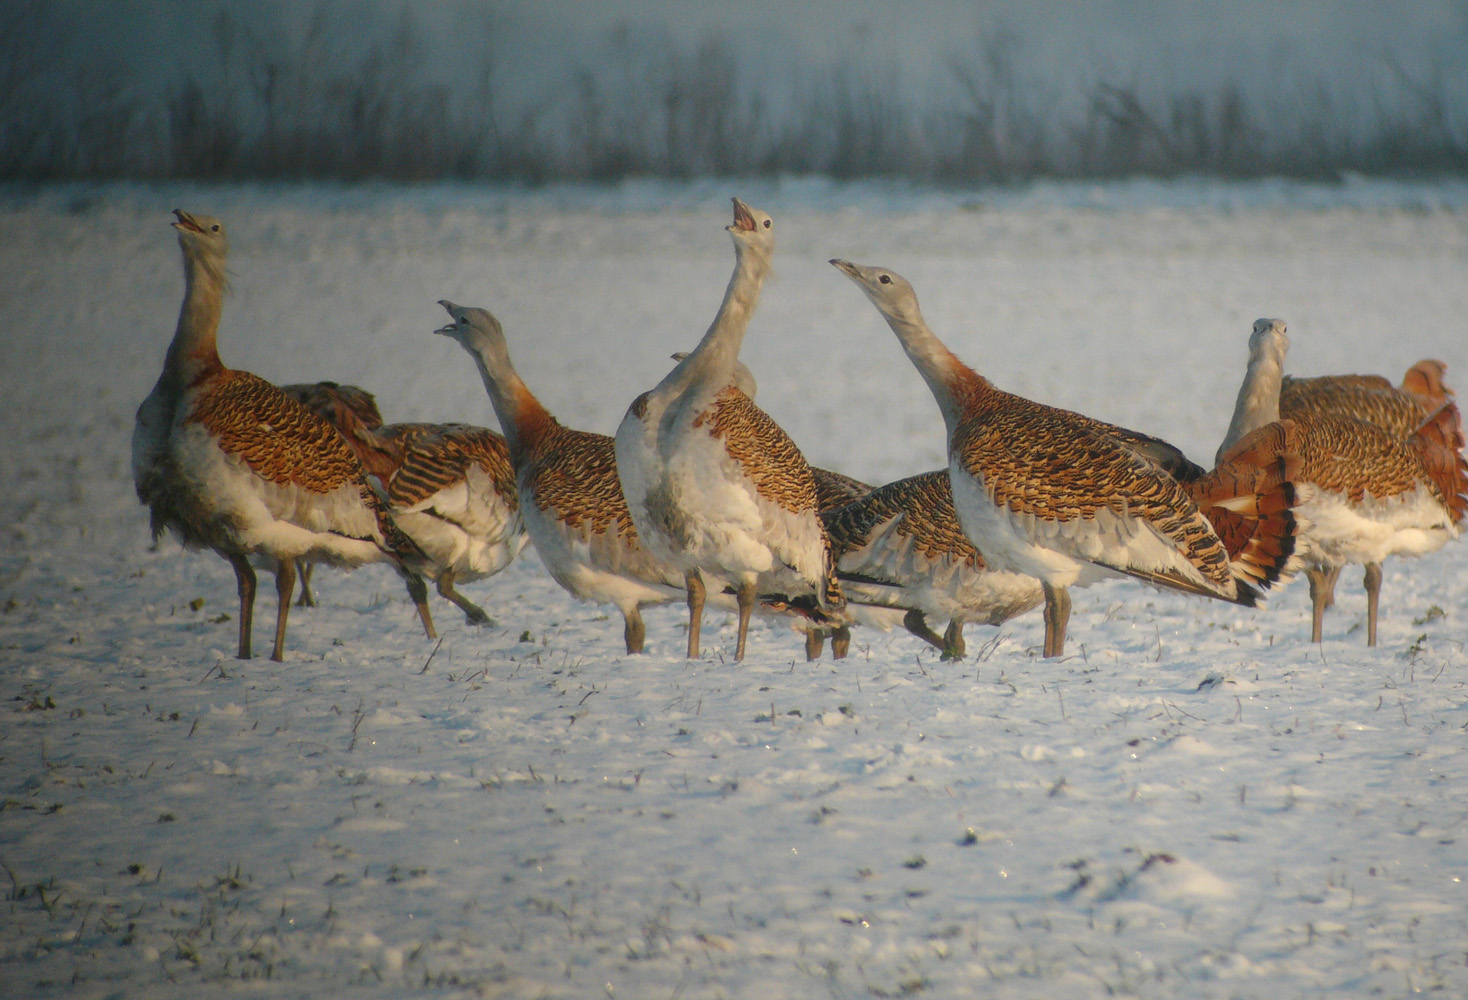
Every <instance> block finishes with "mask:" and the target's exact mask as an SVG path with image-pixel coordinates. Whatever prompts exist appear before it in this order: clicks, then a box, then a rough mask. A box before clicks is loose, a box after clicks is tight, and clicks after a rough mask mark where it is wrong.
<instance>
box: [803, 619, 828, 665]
mask: <svg viewBox="0 0 1468 1000" xmlns="http://www.w3.org/2000/svg"><path fill="white" fill-rule="evenodd" d="M825 647H826V630H825V629H823V628H820V627H819V626H815V625H813V626H811V627H810V628H808V629H806V630H805V660H806V662H807V663H809V662H810V661H812V660H819V659H820V658H821V650H822V649H824V648H825Z"/></svg>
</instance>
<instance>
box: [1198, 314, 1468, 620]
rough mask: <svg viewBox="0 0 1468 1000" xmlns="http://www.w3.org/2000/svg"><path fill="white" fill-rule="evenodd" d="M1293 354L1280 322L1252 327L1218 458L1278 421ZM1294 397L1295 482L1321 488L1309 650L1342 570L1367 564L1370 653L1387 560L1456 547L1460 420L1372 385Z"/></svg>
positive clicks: (1445, 408)
mask: <svg viewBox="0 0 1468 1000" xmlns="http://www.w3.org/2000/svg"><path fill="white" fill-rule="evenodd" d="M1289 343H1290V341H1289V334H1288V331H1287V329H1286V325H1285V323H1284V321H1283V320H1279V319H1260V320H1256V321H1255V323H1254V329H1253V332H1252V333H1251V334H1250V337H1249V364H1248V369H1247V372H1246V374H1245V376H1244V381H1243V384H1242V385H1240V387H1239V395H1238V400H1237V401H1236V403H1235V405H1234V413H1233V419H1232V421H1231V422H1230V425H1229V429H1228V432H1227V434H1226V435H1225V437H1224V443H1223V448H1228V447H1231V446H1232V443H1233V442H1234V441H1235V440H1237V439H1238V438H1239V436H1240V435H1243V434H1247V433H1249V432H1250V431H1252V430H1253V429H1254V428H1256V427H1258V426H1260V425H1261V424H1264V423H1266V422H1268V421H1271V420H1276V419H1278V418H1279V416H1280V415H1281V412H1282V410H1283V409H1284V405H1285V402H1284V399H1283V398H1282V395H1281V385H1282V382H1283V381H1284V374H1283V372H1284V360H1285V355H1286V353H1287V352H1288V351H1289ZM1439 384H1440V383H1439ZM1292 395H1293V399H1292V400H1291V410H1290V412H1289V414H1288V416H1289V418H1290V419H1291V420H1292V422H1293V423H1294V424H1295V425H1296V429H1297V440H1298V451H1299V455H1300V459H1301V462H1302V469H1301V473H1300V478H1301V479H1302V481H1304V482H1308V483H1311V484H1313V486H1314V487H1315V490H1314V494H1313V498H1312V499H1311V500H1310V501H1309V502H1307V503H1304V504H1302V505H1301V506H1300V515H1301V516H1302V517H1303V518H1305V519H1307V520H1308V521H1309V527H1308V529H1307V530H1305V531H1304V532H1302V533H1301V536H1300V540H1301V542H1302V543H1303V544H1302V547H1301V551H1302V557H1303V560H1304V564H1305V573H1306V576H1307V578H1308V579H1309V581H1310V600H1311V606H1312V608H1311V610H1312V615H1311V626H1310V638H1311V641H1312V642H1319V641H1320V640H1321V635H1322V629H1323V624H1324V619H1325V609H1326V608H1328V607H1330V606H1331V604H1333V603H1334V599H1335V584H1336V579H1337V578H1338V577H1339V575H1340V572H1341V569H1342V568H1343V567H1345V566H1347V565H1350V564H1361V565H1364V566H1365V570H1366V571H1365V577H1364V583H1365V587H1366V644H1367V645H1369V646H1374V645H1376V623H1377V611H1378V605H1379V602H1380V596H1381V576H1382V574H1381V563H1382V560H1384V559H1385V558H1387V557H1388V556H1393V555H1403V556H1418V555H1424V554H1426V553H1428V552H1432V551H1435V550H1436V549H1438V548H1440V547H1441V546H1442V545H1443V544H1445V543H1446V542H1447V541H1448V540H1449V539H1451V538H1455V537H1457V535H1458V530H1459V529H1458V525H1459V523H1460V522H1461V521H1462V519H1463V514H1464V511H1465V509H1468V496H1465V494H1468V466H1465V463H1464V461H1463V457H1462V455H1460V454H1459V453H1458V450H1457V447H1456V441H1457V440H1458V435H1460V434H1461V430H1460V427H1459V415H1458V408H1457V406H1456V404H1454V403H1452V402H1451V401H1450V400H1449V401H1448V402H1445V403H1443V404H1442V405H1440V406H1438V407H1436V408H1435V409H1434V410H1433V411H1432V412H1431V413H1430V414H1429V413H1425V412H1423V411H1425V409H1426V407H1425V406H1423V407H1421V408H1420V409H1419V408H1418V406H1417V404H1416V402H1415V401H1414V400H1413V399H1412V397H1411V396H1410V395H1408V394H1405V393H1402V392H1400V391H1399V390H1397V389H1395V388H1393V387H1392V386H1391V384H1390V383H1388V382H1386V380H1385V379H1380V380H1377V379H1375V378H1374V377H1373V376H1364V377H1357V376H1345V377H1342V376H1327V377H1323V378H1321V379H1300V380H1295V381H1294V389H1293V390H1292ZM1404 432H1405V433H1404ZM1220 450H1222V449H1220Z"/></svg>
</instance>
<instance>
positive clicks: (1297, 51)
mask: <svg viewBox="0 0 1468 1000" xmlns="http://www.w3.org/2000/svg"><path fill="white" fill-rule="evenodd" d="M6 2H9V0H6ZM51 6H52V8H53V9H54V11H55V12H56V14H57V15H59V18H60V19H61V20H63V21H66V22H70V23H71V25H72V26H73V29H74V30H73V31H72V32H71V33H70V34H71V40H70V46H71V47H72V49H73V51H72V52H71V53H70V54H71V55H77V56H83V57H87V58H95V57H96V54H98V53H111V54H113V55H121V56H123V57H124V58H126V59H127V60H128V61H129V62H131V63H132V64H133V65H134V66H135V68H136V69H137V70H138V73H139V79H140V81H148V80H156V79H157V78H158V77H157V75H158V74H159V73H163V74H167V75H171V74H173V73H174V72H176V70H177V69H178V68H180V67H193V66H195V65H197V64H198V63H199V62H200V61H202V60H207V59H210V58H212V57H213V54H214V52H215V46H214V42H213V38H212V32H211V25H212V24H213V22H214V20H215V18H216V17H217V14H218V12H219V11H220V10H221V9H225V8H228V9H229V10H230V12H231V14H232V15H233V17H234V18H235V19H236V20H237V21H238V22H240V23H241V24H245V25H249V26H251V27H253V28H255V29H256V30H257V32H258V33H259V34H260V36H261V37H262V38H265V39H268V40H271V41H278V42H282V43H284V44H290V43H291V41H292V40H295V41H296V43H297V44H298V43H299V39H300V37H301V36H302V35H303V34H304V32H305V29H306V25H307V24H308V23H309V21H310V20H311V17H312V14H313V12H314V11H316V10H317V9H318V8H320V7H324V8H325V10H326V11H327V12H328V13H329V14H330V15H332V17H331V18H330V20H331V22H332V23H333V24H335V25H337V26H339V27H338V31H339V32H340V34H341V36H342V37H340V38H338V39H336V41H337V42H338V43H339V44H340V45H342V46H343V47H344V48H350V46H351V45H352V44H353V43H354V41H355V40H360V39H361V38H363V37H365V36H367V35H369V34H372V33H373V32H372V26H374V25H376V26H378V29H379V30H386V27H387V26H390V25H392V24H393V23H394V22H395V20H396V19H397V18H398V17H399V16H400V14H401V12H402V11H403V10H404V9H405V8H406V9H408V10H410V11H411V17H412V19H413V20H414V22H415V24H416V27H417V29H418V31H419V32H420V35H421V37H422V40H423V41H424V43H425V44H424V51H425V54H426V55H427V56H428V59H427V60H425V65H424V66H423V72H424V73H425V74H426V75H444V76H451V75H452V74H453V73H454V72H455V66H456V63H455V51H456V47H457V48H464V49H467V48H471V47H473V48H474V49H475V51H478V48H477V46H479V44H480V42H481V41H482V39H484V37H485V36H486V35H488V36H491V37H492V38H493V39H494V45H495V47H496V49H497V50H498V53H499V56H500V59H501V65H502V67H503V70H504V77H505V80H504V83H505V84H506V85H507V86H514V85H520V86H526V87H532V88H534V87H542V86H545V85H546V84H547V82H553V81H555V80H557V79H558V78H563V77H564V76H565V75H566V74H567V73H568V72H569V71H570V69H571V68H572V67H573V66H577V65H585V66H590V67H592V68H594V67H595V66H596V64H597V63H596V60H597V59H598V58H599V57H602V56H604V55H605V47H606V44H607V41H608V38H609V37H610V33H611V31H612V29H613V28H614V27H616V26H618V25H622V26H625V29H626V32H627V37H628V39H629V40H630V41H632V42H634V43H640V42H645V41H649V40H652V41H656V40H659V39H662V38H670V39H672V40H673V41H675V42H681V43H683V44H684V45H685V47H691V46H692V45H693V44H694V43H696V41H697V40H698V39H699V38H701V37H703V36H705V35H708V34H710V33H712V34H716V35H718V36H720V37H722V38H723V39H725V40H726V41H727V42H728V43H730V44H731V45H732V46H733V47H734V48H735V49H736V51H737V52H738V53H739V57H740V60H741V63H742V64H743V65H744V66H746V67H748V68H749V70H750V71H751V72H752V74H753V75H754V76H755V77H757V78H758V77H765V78H769V76H770V74H776V75H779V76H782V77H785V78H789V77H790V76H792V75H796V76H798V74H799V72H800V68H801V67H802V66H803V65H809V66H818V65H821V64H824V63H828V62H832V61H838V60H839V61H841V62H844V63H846V64H847V65H849V66H851V67H853V69H858V70H862V69H865V70H880V71H892V72H894V73H895V74H896V79H897V80H898V81H899V82H900V85H903V86H910V87H926V86H932V85H934V82H935V81H941V80H942V79H943V78H944V76H945V72H944V67H945V60H947V59H949V58H950V57H952V56H955V55H959V56H962V55H963V54H964V53H972V52H974V51H976V50H977V49H978V48H979V45H980V40H981V39H983V38H986V37H990V38H992V37H996V36H998V35H999V34H1000V33H1005V37H1007V38H1008V39H1009V40H1010V46H1011V53H1012V55H1013V56H1014V57H1016V58H1017V59H1018V60H1020V61H1021V62H1022V63H1023V64H1024V65H1025V66H1026V67H1027V68H1028V70H1029V72H1030V73H1032V74H1033V75H1035V76H1036V77H1039V78H1051V79H1055V80H1056V81H1057V82H1059V83H1063V82H1064V81H1065V78H1066V77H1068V76H1073V75H1077V74H1083V75H1084V77H1085V78H1086V79H1095V78H1096V77H1097V76H1098V75H1099V76H1104V77H1106V78H1107V79H1110V80H1115V81H1117V82H1120V83H1125V84H1127V85H1132V86H1136V85H1141V86H1146V85H1149V84H1151V83H1154V82H1155V83H1157V84H1162V85H1167V86H1175V85H1176V84H1178V83H1184V84H1188V83H1191V84H1195V85H1198V86H1202V87H1205V88H1210V89H1211V87H1212V86H1213V85H1216V83H1217V82H1218V81H1220V80H1228V81H1235V82H1244V83H1246V85H1248V86H1251V87H1259V88H1264V89H1268V88H1269V87H1270V86H1271V85H1273V84H1272V81H1276V80H1278V81H1289V80H1293V79H1312V80H1313V79H1331V78H1335V77H1342V78H1344V77H1348V76H1350V75H1352V74H1355V73H1359V72H1361V71H1363V70H1364V69H1369V67H1368V66H1367V65H1365V64H1367V63H1372V62H1376V61H1379V59H1380V58H1381V57H1382V56H1383V55H1385V54H1387V53H1395V54H1396V55H1397V57H1398V58H1400V59H1402V60H1403V61H1404V62H1407V63H1408V64H1411V65H1417V66H1419V67H1421V68H1422V70H1423V71H1427V70H1429V69H1430V68H1431V65H1430V63H1431V62H1432V61H1434V60H1436V61H1437V62H1439V63H1441V62H1444V61H1446V60H1450V59H1451V56H1445V55H1443V53H1448V52H1451V51H1452V50H1453V48H1454V46H1456V49H1457V51H1458V52H1459V54H1460V58H1459V59H1458V60H1457V65H1456V66H1447V67H1445V69H1447V70H1448V71H1450V72H1456V73H1457V74H1459V75H1464V74H1465V73H1468V69H1465V65H1464V60H1465V58H1468V56H1463V55H1462V54H1463V53H1465V52H1468V2H1465V0H1370V2H1361V0H1350V2H1344V0H1257V2H1256V0H1242V2H1219V0H1093V2H1087V3H1077V2H1070V0H968V2H962V0H929V2H921V0H902V2H899V0H801V2H791V3H775V2H769V0H493V2H490V0H478V2H476V0H423V2H417V3H412V4H404V3H402V2H401V0H323V2H322V3H316V2H311V0H306V2H292V3H276V2H269V0H250V2H241V0H151V2H144V0H57V2H55V3H54V4H52V5H51Z"/></svg>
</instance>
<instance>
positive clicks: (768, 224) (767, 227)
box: [765, 219, 774, 229]
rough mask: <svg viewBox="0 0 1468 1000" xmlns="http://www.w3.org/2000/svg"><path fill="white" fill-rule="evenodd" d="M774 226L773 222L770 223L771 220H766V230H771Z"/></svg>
mask: <svg viewBox="0 0 1468 1000" xmlns="http://www.w3.org/2000/svg"><path fill="white" fill-rule="evenodd" d="M772 225H774V223H773V222H771V221H770V220H769V219H766V220H765V228H766V229H769V228H770V226H772Z"/></svg>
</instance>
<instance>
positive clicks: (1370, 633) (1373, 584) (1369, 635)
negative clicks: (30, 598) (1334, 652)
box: [1361, 562, 1381, 646]
mask: <svg viewBox="0 0 1468 1000" xmlns="http://www.w3.org/2000/svg"><path fill="white" fill-rule="evenodd" d="M1361 582H1362V583H1363V584H1365V585H1366V645H1368V646H1375V645H1376V606H1377V604H1378V603H1379V602H1380V601H1381V563H1375V562H1369V563H1367V564H1366V575H1365V576H1364V577H1362V578H1361Z"/></svg>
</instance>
